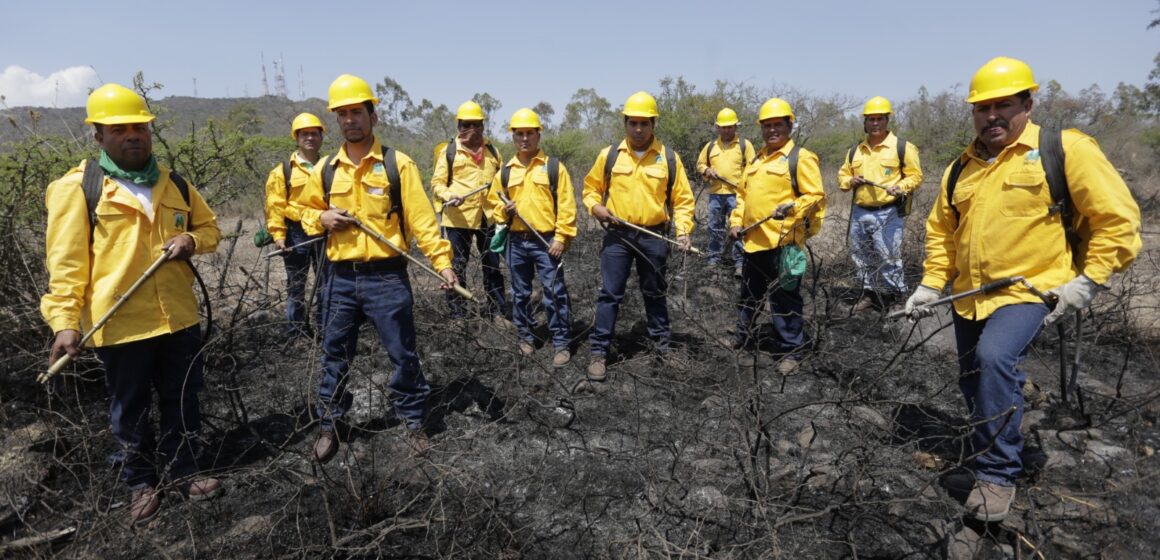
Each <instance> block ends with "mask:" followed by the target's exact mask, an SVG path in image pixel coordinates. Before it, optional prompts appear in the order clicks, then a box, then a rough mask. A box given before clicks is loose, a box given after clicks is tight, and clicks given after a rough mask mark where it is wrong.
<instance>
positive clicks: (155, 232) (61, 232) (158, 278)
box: [40, 161, 221, 346]
mask: <svg viewBox="0 0 1160 560" xmlns="http://www.w3.org/2000/svg"><path fill="white" fill-rule="evenodd" d="M86 164H87V163H82V164H81V165H79V166H77V167H75V168H73V169H71V170H69V172H68V173H66V174H65V175H64V177H61V178H60V179H57V180H56V181H53V183H52V184H50V185H49V186H48V191H47V193H46V194H45V205H46V206H47V207H48V230H47V232H46V235H45V266H46V268H47V269H48V274H49V279H48V293H47V294H45V295H44V296H43V297H42V298H41V299H40V312H41V314H42V315H43V316H44V320H45V321H46V322H48V326H49V327H51V328H52V332H54V333H57V332H60V331H62V330H66V329H72V330H77V331H82V332H87V331H88V329H89V328H90V327H91V326H92V325H93V323H94V322H96V320H97V319H100V318H101V316H102V315H104V314H105V312H106V311H108V310H109V308H110V307H112V306H113V304H114V303H116V301H117V298H118V297H120V295H121V294H123V293H124V292H125V291H126V290H127V289H128V288H129V286H131V285H132V284H133V283H134V282H136V281H137V279H138V278H140V277H141V275H142V274H143V273H144V272H145V269H147V268H149V265H151V264H153V261H156V260H157V257H159V256H161V248H162V247H163V246H164V245H165V242H166V241H168V240H169V239H171V238H173V237H174V236H176V235H179V234H183V233H184V234H186V235H189V236H190V237H192V238H193V241H194V244H195V246H196V252H197V253H212V252H213V251H214V250H215V249H217V244H218V239H219V238H220V237H221V231H219V230H218V226H217V217H215V216H214V213H213V211H212V210H210V209H209V206H207V205H206V203H205V199H204V198H202V196H201V194H200V193H198V192H197V189H195V188H193V186H192V185H191V186H190V188H189V204H186V203H185V200H184V199H183V198H182V197H181V191H179V190H178V188H177V185H174V184H173V181H171V180H170V179H169V169H168V168H166V167H164V166H159V167H161V178H160V179H158V181H157V184H156V185H154V186H153V189H152V198H153V215H154V218H155V219H153V220H150V219H149V216H148V215H147V214H146V213H145V209H144V208H143V207H142V206H141V203H140V202H139V201H138V199H137V198H135V197H134V196H133V195H132V194H131V193H129V191H128V190H126V189H125V188H124V187H122V186H121V185H120V183H118V182H117V181H116V180H115V179H113V178H111V177H108V176H106V177H105V182H104V189H103V191H102V192H101V199H100V202H98V203H97V207H96V214H97V224H96V227H95V228H93V229H92V240H91V241H90V237H89V210H88V206H87V205H86V204H85V194H84V191H83V190H82V189H81V177H82V175H83V173H84V166H85V165H86ZM91 164H92V165H96V162H95V161H91ZM197 322H198V309H197V298H196V297H195V296H194V293H193V272H192V271H191V270H190V268H189V265H187V264H186V263H184V262H179V261H169V262H167V263H165V264H164V265H162V266H161V267H160V268H158V269H157V272H155V273H154V274H153V276H151V277H149V279H148V280H147V281H146V282H145V283H144V284H143V285H142V286H141V287H140V288H138V290H137V292H136V293H134V295H133V297H131V298H129V299H128V300H127V301H126V302H125V304H124V305H123V306H121V309H120V310H118V311H117V314H116V315H115V316H114V317H113V318H112V319H110V320H109V322H108V323H106V324H105V326H104V327H102V328H101V330H99V331H97V332H96V333H94V334H93V337H92V338H91V339H89V344H90V345H92V346H111V345H114V344H122V343H126V342H132V341H135V340H143V339H147V338H152V337H155V336H160V335H163V334H169V333H174V332H177V331H180V330H182V329H185V328H189V327H192V326H193V325H196V324H197Z"/></svg>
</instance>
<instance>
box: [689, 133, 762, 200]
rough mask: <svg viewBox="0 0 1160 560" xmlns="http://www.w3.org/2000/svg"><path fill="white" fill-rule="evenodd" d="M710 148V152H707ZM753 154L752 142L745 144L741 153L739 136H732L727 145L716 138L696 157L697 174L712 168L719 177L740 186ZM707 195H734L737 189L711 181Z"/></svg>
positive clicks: (721, 182)
mask: <svg viewBox="0 0 1160 560" xmlns="http://www.w3.org/2000/svg"><path fill="white" fill-rule="evenodd" d="M710 146H712V152H710V151H709V148H710ZM755 154H756V152H755V150H754V147H753V143H752V142H745V148H744V153H743V152H742V148H741V140H740V137H739V136H734V137H733V140H730V141H729V142H728V143H726V142H722V141H721V138H720V137H718V138H717V139H716V140H713V141H712V142H709V143H706V144H705V146H704V147H702V148H701V153H700V154H698V155H697V172H698V173H700V174H702V175H704V174H705V170H706V169H708V168H709V167H712V168H713V171H715V172H717V175H718V176H719V177H722V178H724V179H725V180H726V181H729V182H730V183H733V184H734V185H740V184H741V181H742V176H743V175H744V171H745V167H746V166H747V165H748V164H749V162H751V161H753V158H754V156H755ZM709 193H710V194H736V193H737V189H735V188H733V187H731V186H729V185H728V184H726V183H725V181H722V180H720V179H713V180H711V181H710V182H709Z"/></svg>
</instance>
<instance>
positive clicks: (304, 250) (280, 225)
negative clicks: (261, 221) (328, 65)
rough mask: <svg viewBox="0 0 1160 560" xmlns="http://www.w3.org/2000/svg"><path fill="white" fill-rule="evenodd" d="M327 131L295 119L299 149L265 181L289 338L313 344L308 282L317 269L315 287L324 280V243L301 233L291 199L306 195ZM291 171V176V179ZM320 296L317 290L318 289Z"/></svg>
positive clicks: (309, 118) (313, 121) (305, 117)
mask: <svg viewBox="0 0 1160 560" xmlns="http://www.w3.org/2000/svg"><path fill="white" fill-rule="evenodd" d="M325 133H326V127H325V126H323V124H322V121H320V120H318V117H316V116H314V115H312V114H310V113H302V114H300V115H298V116H297V117H294V121H293V122H292V123H291V125H290V136H291V137H292V138H294V141H295V142H297V144H298V149H297V150H295V151H294V153H293V154H290V158H289V159H288V160H286V161H284V162H282V163H280V164H278V165H276V166H274V169H272V170H270V174H269V176H268V177H267V178H266V229H267V230H268V231H269V232H270V235H271V236H272V237H273V238H274V246H275V247H277V248H278V250H279V251H282V262H283V263H284V264H285V265H286V296H287V301H286V320H287V322H288V327H287V333H286V336H287V339H289V340H295V339H306V340H313V339H314V333H313V329H312V328H311V326H310V322H309V320H308V316H309V314H310V311H309V309H308V306H307V304H306V280H307V278H308V277H309V275H310V269H312V268H313V269H314V270H315V279H314V282H315V284H318V283H319V282H320V280H319V276H320V275H319V272H321V266H322V262H323V260H322V245H321V238H320V237H319V236H309V235H306V231H305V230H303V229H302V224H301V221H302V218H301V216H300V215H299V213H298V208H297V207H295V206H293V205H291V204H290V201H291V200H293V199H295V198H297V197H298V195H299V194H301V193H302V187H303V186H304V185H306V179H307V178H308V177H310V172H311V171H313V170H314V165H315V164H317V163H318V159H319V158H320V157H321V154H320V150H321V148H322V135H323V134H325ZM287 171H289V172H290V173H289V176H287V173H286V172H287ZM315 292H317V290H315ZM315 299H316V300H317V302H318V303H317V306H318V309H317V311H316V313H317V315H318V317H317V318H316V320H318V321H321V315H322V300H321V299H320V298H315Z"/></svg>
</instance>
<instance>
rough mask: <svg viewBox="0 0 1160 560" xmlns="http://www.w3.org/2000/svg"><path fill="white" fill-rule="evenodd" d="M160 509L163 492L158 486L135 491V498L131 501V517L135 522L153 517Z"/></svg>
mask: <svg viewBox="0 0 1160 560" xmlns="http://www.w3.org/2000/svg"><path fill="white" fill-rule="evenodd" d="M159 509H161V493H160V492H158V491H157V489H156V488H153V487H152V486H150V487H148V488H142V489H140V490H134V491H133V498H132V500H131V501H130V502H129V518H130V519H131V520H132V522H133V523H142V522H145V521H148V520H150V519H153V516H154V515H157V510H159Z"/></svg>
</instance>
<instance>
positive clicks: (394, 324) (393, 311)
mask: <svg viewBox="0 0 1160 560" xmlns="http://www.w3.org/2000/svg"><path fill="white" fill-rule="evenodd" d="M328 93H329V96H328V97H329V100H330V101H329V104H328V105H327V108H328V109H330V110H331V111H333V112H334V114H335V116H336V117H337V122H338V129H339V130H341V131H342V135H343V138H344V139H345V142H344V143H343V145H342V148H341V149H339V151H338V153H337V154H335V155H333V156H331V157H329V158H326V159H324V160H322V161H321V162H320V163H319V164H318V165H316V166H315V167H314V171H313V172H312V173H311V174H310V179H309V180H308V181H307V182H306V186H305V187H304V188H303V190H302V194H301V195H300V196H299V197H298V198H297V199H296V201H295V204H296V205H298V206H299V207H300V215H301V216H302V227H303V229H305V230H306V233H307V234H309V235H318V234H321V233H322V232H324V231H326V232H328V234H327V241H326V257H327V259H328V260H329V261H330V267H329V269H328V271H327V274H326V287H325V288H324V289H323V290H322V295H323V302H322V310H323V334H322V380H321V381H320V382H319V386H318V404H317V407H316V411H317V413H318V417H319V419H320V421H321V430H320V432H319V436H318V439H317V440H316V441H315V443H314V459H315V460H316V461H318V462H320V463H325V462H327V461H329V460H330V459H331V458H332V457H334V455H335V453H336V452H337V451H338V448H339V441H340V439H341V433H340V432H339V430H338V427H339V426H338V422H339V421H341V420H342V418H343V417H344V416H345V415H346V411H347V410H349V409H350V406H351V404H352V397H351V395H350V394H349V393H348V392H347V391H346V382H347V373H348V371H349V370H350V362H351V360H353V359H354V357H355V351H356V350H357V348H358V330H359V326H361V325H362V323H363V322H364V321H366V320H370V321H371V323H372V324H373V325H374V326H375V330H376V331H378V334H379V338H380V340H381V341H382V344H383V347H384V348H385V349H386V350H387V353H388V354H389V355H390V360H391V365H392V366H393V368H394V371H393V373H392V375H391V380H390V382H389V387H390V390H391V400H392V402H393V404H394V407H395V412H396V414H398V415H399V416H400V418H401V419H402V420H403V423H404V424H405V425H406V428H407V436H408V443H409V444H410V445H411V447H412V450H413V451H414V453H415V454H417V455H422V454H425V453H426V452H427V449H428V447H429V445H430V443H429V441H428V439H427V434H426V433H425V432H424V430H423V422H424V420H425V418H426V412H427V410H426V406H427V396H428V395H429V394H430V392H431V388H430V386H429V385H428V383H427V379H426V378H425V377H424V376H423V372H422V370H421V368H420V365H419V356H418V354H417V353H416V351H415V319H414V316H413V314H412V313H413V310H412V307H413V303H414V300H413V297H412V293H411V281H410V278H409V277H408V276H407V260H406V258H404V257H403V256H402V255H401V254H400V253H398V252H396V251H395V250H394V249H392V248H391V247H390V246H388V245H387V244H385V243H382V242H381V241H379V240H377V239H375V238H374V237H372V236H371V235H370V234H368V233H367V232H366V231H364V230H363V228H362V227H359V223H361V224H362V225H363V227H366V228H369V229H370V230H371V231H375V232H378V233H380V234H382V235H383V236H384V237H386V238H387V239H388V240H390V241H391V242H392V243H394V244H395V245H396V246H397V247H400V248H404V249H406V248H409V247H410V242H411V241H412V240H413V241H414V242H415V244H416V245H418V246H419V250H420V251H422V252H423V254H424V255H426V256H427V259H428V260H430V261H431V265H432V266H433V267H434V268H435V270H437V271H438V272H439V273H440V275H441V276H443V279H444V280H445V283H444V285H443V288H444V289H449V288H450V287H451V286H453V285H454V284H455V283H456V281H457V280H456V278H455V273H454V272H452V271H451V254H450V253H451V251H450V247H448V244H447V241H445V240H443V239H441V238H440V237H439V227H438V225H437V223H436V221H435V212H434V210H433V209H432V207H431V201H430V200H429V199H428V198H427V195H426V193H425V192H424V191H423V182H422V180H421V179H420V178H419V168H418V167H416V166H415V162H414V161H412V160H411V158H409V157H407V156H406V155H405V154H403V153H400V152H398V151H396V150H393V149H390V148H387V147H385V146H384V145H383V144H382V143H381V142H379V140H378V138H375V136H374V132H373V130H374V126H375V124H376V123H377V122H378V114H377V113H376V112H375V104H376V103H378V102H379V100H378V98H376V97H375V96H374V94H373V93H372V92H371V87H370V85H369V84H367V82H366V81H364V80H363V79H361V78H359V77H357V76H352V75H350V74H343V75H341V76H339V77H338V78H337V79H335V80H334V82H332V83H331V84H330V89H329V92H328ZM392 176H396V177H397V178H398V180H399V184H398V185H394V184H393V182H392V181H391V179H390V178H391V177H392ZM396 194H397V195H398V199H396V198H395V195H396Z"/></svg>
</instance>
